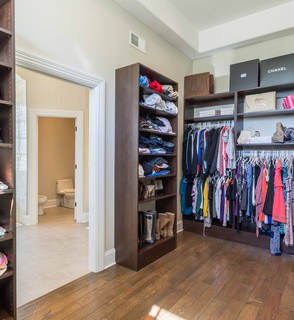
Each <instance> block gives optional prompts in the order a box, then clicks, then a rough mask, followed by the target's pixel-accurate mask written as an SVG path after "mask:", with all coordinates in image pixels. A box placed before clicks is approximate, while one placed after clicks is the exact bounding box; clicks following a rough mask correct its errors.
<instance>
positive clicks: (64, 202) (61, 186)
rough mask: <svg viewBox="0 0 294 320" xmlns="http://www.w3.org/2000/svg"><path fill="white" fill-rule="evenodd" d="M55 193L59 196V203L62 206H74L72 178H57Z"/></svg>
mask: <svg viewBox="0 0 294 320" xmlns="http://www.w3.org/2000/svg"><path fill="white" fill-rule="evenodd" d="M57 194H59V195H60V196H61V199H60V205H61V206H62V207H66V208H71V209H73V208H74V207H75V189H74V187H73V181H72V179H60V180H57Z"/></svg>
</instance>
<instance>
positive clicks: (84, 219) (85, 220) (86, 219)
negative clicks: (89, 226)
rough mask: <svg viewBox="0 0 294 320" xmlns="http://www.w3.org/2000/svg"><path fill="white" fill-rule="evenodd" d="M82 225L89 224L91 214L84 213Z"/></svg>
mask: <svg viewBox="0 0 294 320" xmlns="http://www.w3.org/2000/svg"><path fill="white" fill-rule="evenodd" d="M80 222H81V223H86V222H89V212H83V213H82V216H81V221H80Z"/></svg>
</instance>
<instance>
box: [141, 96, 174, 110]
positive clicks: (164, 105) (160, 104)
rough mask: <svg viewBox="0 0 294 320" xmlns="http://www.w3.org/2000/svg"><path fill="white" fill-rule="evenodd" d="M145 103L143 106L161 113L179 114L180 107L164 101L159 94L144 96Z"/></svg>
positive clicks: (143, 102)
mask: <svg viewBox="0 0 294 320" xmlns="http://www.w3.org/2000/svg"><path fill="white" fill-rule="evenodd" d="M143 99H144V101H141V102H140V103H141V104H144V105H146V106H148V107H149V108H153V109H158V110H161V111H166V112H168V113H171V114H178V107H177V106H176V105H175V104H174V103H173V102H171V101H164V100H162V98H161V96H160V95H159V94H157V93H152V94H150V95H146V94H145V95H143Z"/></svg>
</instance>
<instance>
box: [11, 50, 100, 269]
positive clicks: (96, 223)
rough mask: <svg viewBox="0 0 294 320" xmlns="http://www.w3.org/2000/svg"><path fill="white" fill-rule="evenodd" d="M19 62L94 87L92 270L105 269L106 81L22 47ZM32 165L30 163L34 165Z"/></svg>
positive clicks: (91, 117)
mask: <svg viewBox="0 0 294 320" xmlns="http://www.w3.org/2000/svg"><path fill="white" fill-rule="evenodd" d="M16 65H17V66H19V67H23V68H28V69H31V70H34V71H37V72H42V73H45V74H48V75H51V76H54V77H58V78H61V79H65V80H68V81H71V82H74V83H76V84H79V85H82V86H85V87H88V88H90V89H91V90H90V107H89V127H90V128H89V140H90V141H89V142H90V146H91V148H90V150H89V172H90V173H91V174H89V190H91V192H90V193H89V226H90V227H89V270H90V271H92V272H98V271H101V270H103V269H104V267H105V264H104V260H105V257H104V253H105V230H104V229H105V199H104V192H105V191H104V190H105V80H104V79H102V78H99V77H96V76H93V75H89V74H85V73H82V72H79V71H76V70H73V69H70V68H67V67H64V66H62V65H59V64H57V63H55V62H52V61H48V60H45V59H43V58H40V57H37V56H35V55H32V54H30V53H28V52H23V51H20V50H16ZM36 142H37V141H35V143H36ZM30 162H31V161H30ZM32 165H33V164H31V163H29V166H30V167H31V166H32ZM30 191H31V190H28V192H30Z"/></svg>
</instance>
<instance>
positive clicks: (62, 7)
mask: <svg viewBox="0 0 294 320" xmlns="http://www.w3.org/2000/svg"><path fill="white" fill-rule="evenodd" d="M57 8H58V9H57ZM129 30H132V31H134V32H136V33H138V34H139V35H141V36H142V37H144V38H145V39H146V41H147V54H144V53H142V52H140V51H138V50H136V49H134V48H133V47H131V46H130V45H129ZM16 47H17V49H19V50H23V51H26V52H29V53H32V54H35V55H38V56H40V57H44V58H47V59H49V60H52V61H55V62H58V63H61V64H63V65H65V66H69V67H72V68H74V69H77V70H80V71H82V72H86V73H89V74H93V75H96V76H100V77H102V78H104V79H105V80H106V161H105V163H106V186H105V191H106V193H105V197H106V198H105V199H106V212H105V217H106V222H105V227H106V231H105V241H106V246H105V250H110V249H112V248H113V247H114V157H115V149H114V132H115V129H114V126H115V123H114V122H115V121H114V119H115V69H116V68H119V67H122V66H126V65H129V64H132V63H136V62H141V63H143V64H145V65H146V66H149V67H150V68H153V69H155V70H158V71H159V72H161V73H163V74H165V75H166V76H168V77H170V78H172V79H174V80H176V81H178V82H179V92H180V98H179V101H180V103H179V105H180V115H179V133H180V136H179V138H180V141H181V138H182V135H181V133H182V122H183V113H182V101H183V82H184V76H185V75H187V74H191V73H192V61H191V60H190V59H189V58H187V57H186V56H184V55H183V54H182V53H181V52H180V51H179V50H177V49H176V48H174V47H173V46H171V45H170V44H169V43H168V42H167V41H165V39H163V38H161V37H159V36H158V35H156V34H155V33H154V32H153V31H151V30H150V29H149V28H148V27H146V26H145V25H144V24H143V23H141V22H140V21H139V20H137V19H136V18H135V17H134V16H132V15H130V14H129V13H127V12H126V11H125V10H123V9H122V8H121V7H119V6H118V5H117V4H116V3H115V2H114V1H112V0H83V1H72V0H62V1H60V0H50V1H39V0H26V1H23V0H16ZM180 145H181V144H179V150H178V151H179V154H180V149H181V147H180ZM179 170H180V159H179ZM179 172H180V171H179ZM179 217H181V215H180V212H179Z"/></svg>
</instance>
